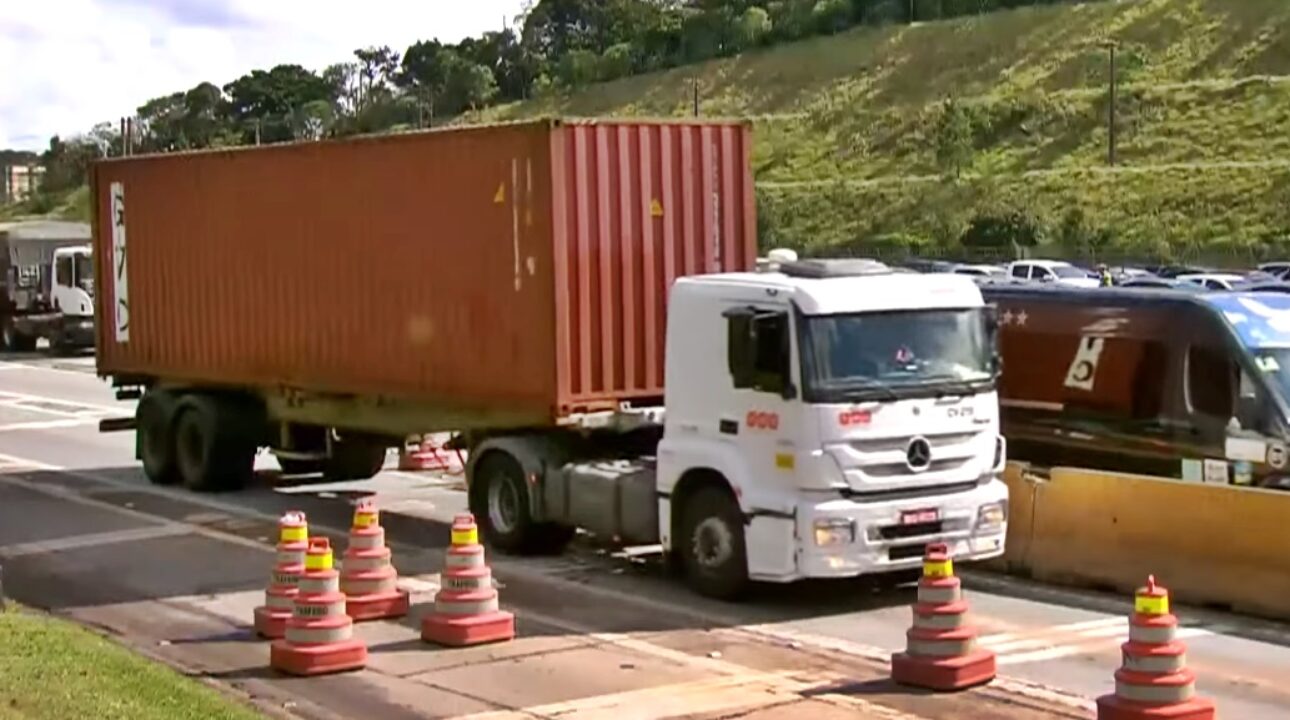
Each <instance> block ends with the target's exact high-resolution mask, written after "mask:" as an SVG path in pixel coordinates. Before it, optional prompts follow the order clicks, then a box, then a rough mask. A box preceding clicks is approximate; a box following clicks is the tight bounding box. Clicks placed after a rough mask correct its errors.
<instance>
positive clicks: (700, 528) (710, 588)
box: [677, 486, 749, 600]
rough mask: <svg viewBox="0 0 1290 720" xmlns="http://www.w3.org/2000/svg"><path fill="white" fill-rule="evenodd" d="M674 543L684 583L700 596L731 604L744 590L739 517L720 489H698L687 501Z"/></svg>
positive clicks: (744, 560) (744, 558)
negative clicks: (682, 570)
mask: <svg viewBox="0 0 1290 720" xmlns="http://www.w3.org/2000/svg"><path fill="white" fill-rule="evenodd" d="M677 542H678V543H680V544H681V547H680V548H679V549H680V551H681V553H680V554H681V562H682V565H683V567H684V569H685V577H686V581H687V582H688V583H689V585H690V587H692V588H694V589H695V590H696V591H697V592H699V593H700V594H701V595H706V596H708V597H712V598H717V599H720V600H734V599H737V598H738V597H739V596H740V595H742V594H743V593H744V592H745V591H746V590H747V589H748V585H749V582H748V554H747V548H746V546H745V544H744V522H743V515H742V514H741V513H740V511H739V506H738V505H737V504H736V503H735V500H734V498H732V497H731V496H730V493H728V492H726V491H725V490H724V489H723V488H718V487H711V486H710V487H705V488H701V489H699V490H698V491H697V492H695V494H694V495H692V496H691V497H690V499H689V501H688V502H687V503H686V507H685V509H684V510H683V515H682V519H681V533H680V535H679V536H678V537H677Z"/></svg>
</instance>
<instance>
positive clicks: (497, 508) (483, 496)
mask: <svg viewBox="0 0 1290 720" xmlns="http://www.w3.org/2000/svg"><path fill="white" fill-rule="evenodd" d="M473 475H474V477H473V478H471V482H470V498H469V500H470V512H471V513H473V514H474V515H475V522H477V523H478V524H479V528H480V529H481V530H483V533H484V539H485V540H487V541H488V543H489V544H490V545H493V546H494V547H496V548H498V549H500V550H505V551H506V552H510V553H521V552H524V551H525V550H526V549H527V547H528V545H529V543H530V541H531V540H532V536H533V535H534V523H533V519H532V517H531V516H530V515H529V501H528V488H527V487H525V485H524V470H523V468H521V467H520V464H519V462H518V461H517V460H516V459H515V458H513V457H511V456H509V455H503V454H501V453H497V452H494V453H491V454H489V455H488V456H487V457H485V458H484V459H483V460H482V461H481V462H480V463H479V464H478V465H477V466H476V467H475V472H474V473H473Z"/></svg>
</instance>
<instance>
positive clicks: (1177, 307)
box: [982, 286, 1290, 490]
mask: <svg viewBox="0 0 1290 720" xmlns="http://www.w3.org/2000/svg"><path fill="white" fill-rule="evenodd" d="M982 293H983V294H984V295H985V298H986V300H987V301H988V302H990V303H993V304H995V305H997V307H998V314H999V323H1000V327H999V330H1000V332H999V343H1000V352H1001V355H1002V357H1003V377H1002V380H1001V384H1000V389H999V396H1000V405H1001V412H1002V427H1003V434H1004V436H1005V437H1007V439H1008V444H1009V456H1010V458H1012V459H1016V460H1020V461H1023V462H1030V463H1033V464H1035V465H1039V466H1056V465H1064V466H1070V467H1082V468H1090V469H1099V470H1109V471H1114V472H1126V473H1137V474H1145V475H1154V476H1160V477H1172V478H1178V479H1182V480H1188V481H1194V482H1209V483H1221V484H1234V485H1253V486H1262V487H1268V488H1279V489H1287V490H1290V472H1288V471H1287V438H1288V437H1290V432H1288V430H1290V422H1288V421H1287V418H1288V417H1290V412H1288V410H1290V404H1288V403H1287V397H1290V295H1286V294H1280V293H1258V292H1232V293H1205V294H1193V293H1180V292H1174V291H1170V290H1161V291H1154V290H1146V291H1144V290H1116V289H1109V288H1108V289H1099V290H1082V289H1066V288H1050V287H1029V286H987V287H983V288H982Z"/></svg>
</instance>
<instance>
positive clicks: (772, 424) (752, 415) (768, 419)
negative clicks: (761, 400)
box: [744, 410, 779, 430]
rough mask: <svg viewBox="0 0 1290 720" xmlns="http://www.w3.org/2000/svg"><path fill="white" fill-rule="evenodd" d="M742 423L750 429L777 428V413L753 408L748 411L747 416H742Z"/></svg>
mask: <svg viewBox="0 0 1290 720" xmlns="http://www.w3.org/2000/svg"><path fill="white" fill-rule="evenodd" d="M744 424H745V425H747V426H748V428H749V429H750V430H778V429H779V414H778V413H772V412H758V411H756V410H753V411H751V412H749V413H748V417H746V418H744Z"/></svg>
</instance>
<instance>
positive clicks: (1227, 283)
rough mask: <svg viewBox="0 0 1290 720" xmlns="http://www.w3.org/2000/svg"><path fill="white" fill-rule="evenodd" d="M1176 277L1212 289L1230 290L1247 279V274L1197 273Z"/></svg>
mask: <svg viewBox="0 0 1290 720" xmlns="http://www.w3.org/2000/svg"><path fill="white" fill-rule="evenodd" d="M1175 279H1176V280H1180V281H1182V282H1189V283H1194V284H1196V285H1203V286H1205V287H1206V288H1208V289H1210V290H1221V291H1224V292H1230V291H1231V290H1232V288H1233V286H1235V285H1237V284H1239V283H1241V282H1243V281H1244V280H1245V276H1244V275H1238V274H1236V273H1197V274H1188V275H1179V276H1177V277H1176V278H1175Z"/></svg>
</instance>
